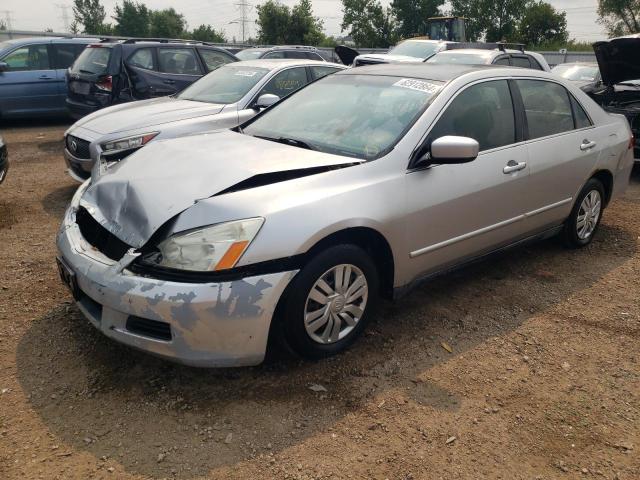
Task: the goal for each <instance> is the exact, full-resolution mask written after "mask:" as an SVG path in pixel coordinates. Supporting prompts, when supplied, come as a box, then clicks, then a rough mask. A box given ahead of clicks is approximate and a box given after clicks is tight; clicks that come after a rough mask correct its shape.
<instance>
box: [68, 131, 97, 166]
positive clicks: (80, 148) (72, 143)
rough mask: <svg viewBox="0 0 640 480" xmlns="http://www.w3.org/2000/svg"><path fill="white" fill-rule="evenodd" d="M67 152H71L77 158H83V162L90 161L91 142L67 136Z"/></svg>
mask: <svg viewBox="0 0 640 480" xmlns="http://www.w3.org/2000/svg"><path fill="white" fill-rule="evenodd" d="M65 142H66V145H67V150H69V152H71V155H73V156H74V157H76V158H82V159H83V160H88V159H90V158H91V153H90V152H89V142H88V141H87V140H83V139H81V138H78V137H74V136H73V135H67V138H66V139H65Z"/></svg>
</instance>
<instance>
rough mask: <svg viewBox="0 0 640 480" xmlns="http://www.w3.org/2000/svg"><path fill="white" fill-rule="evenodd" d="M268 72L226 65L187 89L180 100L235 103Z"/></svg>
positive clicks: (266, 70)
mask: <svg viewBox="0 0 640 480" xmlns="http://www.w3.org/2000/svg"><path fill="white" fill-rule="evenodd" d="M268 71H269V70H268V69H267V68H257V67H241V66H237V64H236V65H232V64H228V65H224V66H222V67H220V68H218V69H217V70H214V71H213V72H211V73H210V74H209V75H206V76H204V77H202V78H201V79H200V80H198V81H197V82H195V83H193V84H192V85H191V86H189V87H187V88H186V89H185V90H183V92H182V93H181V94H180V95H178V98H180V99H182V100H195V101H196V102H207V103H224V104H228V103H235V102H237V101H238V100H240V99H241V98H242V97H244V96H245V95H246V94H247V93H248V92H249V90H251V89H252V88H253V87H254V85H256V84H257V83H258V82H259V81H260V79H261V78H262V77H264V76H265V75H266V74H267V72H268Z"/></svg>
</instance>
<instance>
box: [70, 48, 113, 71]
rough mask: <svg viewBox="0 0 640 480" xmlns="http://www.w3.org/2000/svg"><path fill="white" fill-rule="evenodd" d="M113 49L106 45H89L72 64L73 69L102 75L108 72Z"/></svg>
mask: <svg viewBox="0 0 640 480" xmlns="http://www.w3.org/2000/svg"><path fill="white" fill-rule="evenodd" d="M110 58H111V49H110V48H106V47H94V46H91V45H90V46H88V47H87V48H85V49H84V50H83V51H82V53H81V54H80V56H79V57H78V58H77V59H76V61H75V62H74V64H73V65H72V66H71V71H73V72H80V73H93V74H96V75H102V74H103V73H107V67H108V66H109V59H110Z"/></svg>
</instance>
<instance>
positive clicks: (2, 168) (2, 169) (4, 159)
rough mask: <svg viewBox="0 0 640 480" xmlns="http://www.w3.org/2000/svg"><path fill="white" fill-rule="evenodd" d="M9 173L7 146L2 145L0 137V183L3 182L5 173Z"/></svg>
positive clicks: (2, 141) (0, 137)
mask: <svg viewBox="0 0 640 480" xmlns="http://www.w3.org/2000/svg"><path fill="white" fill-rule="evenodd" d="M8 171H9V152H8V151H7V144H6V143H4V139H3V138H2V136H0V183H2V182H4V179H5V178H7V172H8Z"/></svg>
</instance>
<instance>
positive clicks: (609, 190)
mask: <svg viewBox="0 0 640 480" xmlns="http://www.w3.org/2000/svg"><path fill="white" fill-rule="evenodd" d="M589 178H590V179H591V178H595V179H596V180H599V181H600V183H602V186H603V187H604V197H605V198H604V205H603V206H604V207H606V206H607V205H608V204H609V201H610V200H611V195H612V194H613V174H612V173H611V172H610V171H609V170H606V169H601V170H597V171H595V172H594V173H593V175H591V177H589Z"/></svg>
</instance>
